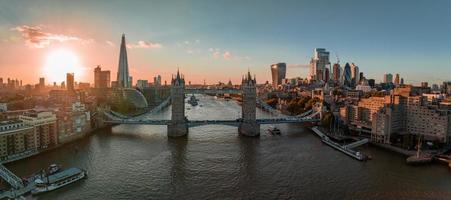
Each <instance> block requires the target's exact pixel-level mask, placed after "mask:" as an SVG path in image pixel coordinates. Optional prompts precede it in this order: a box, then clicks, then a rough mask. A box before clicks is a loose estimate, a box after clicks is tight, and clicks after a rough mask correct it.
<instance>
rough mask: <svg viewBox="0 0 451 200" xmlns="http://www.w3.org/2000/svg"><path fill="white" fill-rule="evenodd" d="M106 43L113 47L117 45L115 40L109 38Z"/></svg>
mask: <svg viewBox="0 0 451 200" xmlns="http://www.w3.org/2000/svg"><path fill="white" fill-rule="evenodd" d="M105 43H106V44H107V45H109V46H111V47H114V46H116V45H115V44H114V43H113V42H111V41H109V40H107V41H105Z"/></svg>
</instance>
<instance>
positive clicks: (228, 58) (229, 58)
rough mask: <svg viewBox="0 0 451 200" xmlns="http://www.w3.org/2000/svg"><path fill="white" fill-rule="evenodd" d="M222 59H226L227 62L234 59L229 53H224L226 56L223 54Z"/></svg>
mask: <svg viewBox="0 0 451 200" xmlns="http://www.w3.org/2000/svg"><path fill="white" fill-rule="evenodd" d="M222 57H224V59H225V60H231V59H232V58H233V56H232V53H230V52H229V51H226V52H224V54H222Z"/></svg>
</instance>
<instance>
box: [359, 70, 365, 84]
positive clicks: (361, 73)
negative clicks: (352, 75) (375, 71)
mask: <svg viewBox="0 0 451 200" xmlns="http://www.w3.org/2000/svg"><path fill="white" fill-rule="evenodd" d="M363 79H365V76H364V75H363V72H360V73H359V84H360V83H361V82H362V80H363Z"/></svg>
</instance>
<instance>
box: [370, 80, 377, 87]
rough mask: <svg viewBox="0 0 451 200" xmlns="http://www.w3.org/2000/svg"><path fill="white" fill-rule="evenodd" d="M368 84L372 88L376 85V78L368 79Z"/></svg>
mask: <svg viewBox="0 0 451 200" xmlns="http://www.w3.org/2000/svg"><path fill="white" fill-rule="evenodd" d="M368 85H369V86H371V87H372V88H374V86H375V85H376V80H374V79H368Z"/></svg>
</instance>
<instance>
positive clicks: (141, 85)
mask: <svg viewBox="0 0 451 200" xmlns="http://www.w3.org/2000/svg"><path fill="white" fill-rule="evenodd" d="M136 87H137V88H139V89H144V88H147V87H149V81H148V80H138V81H136Z"/></svg>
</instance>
